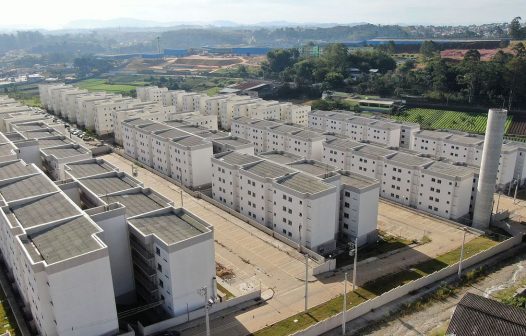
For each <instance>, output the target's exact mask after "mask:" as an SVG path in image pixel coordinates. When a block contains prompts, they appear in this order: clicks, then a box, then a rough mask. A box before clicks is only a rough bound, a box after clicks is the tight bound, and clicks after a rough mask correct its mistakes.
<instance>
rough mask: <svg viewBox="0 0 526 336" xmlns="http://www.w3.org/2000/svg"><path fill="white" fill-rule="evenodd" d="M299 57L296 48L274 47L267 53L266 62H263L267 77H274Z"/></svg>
mask: <svg viewBox="0 0 526 336" xmlns="http://www.w3.org/2000/svg"><path fill="white" fill-rule="evenodd" d="M298 58H299V51H298V49H295V48H293V49H276V50H271V51H269V52H268V54H267V62H265V63H264V64H263V68H264V71H265V72H266V75H268V76H269V77H275V76H277V75H278V74H279V73H280V72H282V71H284V70H285V69H286V68H290V67H292V66H293V65H294V63H296V62H297V60H298Z"/></svg>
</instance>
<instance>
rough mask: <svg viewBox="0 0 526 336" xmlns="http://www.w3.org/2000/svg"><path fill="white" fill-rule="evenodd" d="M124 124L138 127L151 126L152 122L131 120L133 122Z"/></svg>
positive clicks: (129, 121)
mask: <svg viewBox="0 0 526 336" xmlns="http://www.w3.org/2000/svg"><path fill="white" fill-rule="evenodd" d="M125 123H126V124H128V125H130V126H139V125H147V124H153V121H151V120H146V119H133V120H127V121H125Z"/></svg>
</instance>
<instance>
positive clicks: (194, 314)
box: [137, 290, 261, 336]
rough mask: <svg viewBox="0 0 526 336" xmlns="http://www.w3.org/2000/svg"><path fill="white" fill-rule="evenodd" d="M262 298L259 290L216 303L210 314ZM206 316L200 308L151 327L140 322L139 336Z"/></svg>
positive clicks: (147, 335) (138, 324) (152, 333)
mask: <svg viewBox="0 0 526 336" xmlns="http://www.w3.org/2000/svg"><path fill="white" fill-rule="evenodd" d="M260 297H261V292H260V291H259V290H257V291H254V292H252V293H248V294H245V295H243V296H237V297H235V298H233V299H230V300H228V301H224V302H219V303H216V304H214V305H212V307H211V308H210V310H209V312H210V313H211V314H212V313H215V312H218V311H220V310H223V309H227V308H231V307H234V306H237V305H239V304H241V303H244V302H247V301H250V300H256V299H258V298H260ZM256 302H257V301H254V304H255V303H256ZM204 315H205V311H204V309H203V308H200V309H197V310H193V311H190V312H188V313H187V314H183V315H180V316H177V317H173V318H171V319H168V320H164V321H161V322H158V323H154V324H151V325H149V326H143V325H142V324H141V323H140V322H137V326H138V328H137V331H138V335H143V336H149V335H154V334H156V333H158V332H160V331H163V330H166V329H168V328H173V327H175V326H178V325H180V324H183V323H186V322H190V321H193V320H195V319H198V318H202V317H203V316H204Z"/></svg>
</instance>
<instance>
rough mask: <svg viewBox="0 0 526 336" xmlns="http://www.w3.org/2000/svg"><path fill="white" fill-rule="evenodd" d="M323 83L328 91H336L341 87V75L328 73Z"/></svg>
mask: <svg viewBox="0 0 526 336" xmlns="http://www.w3.org/2000/svg"><path fill="white" fill-rule="evenodd" d="M323 83H324V84H325V85H326V88H327V89H329V90H334V89H338V88H340V87H341V86H342V85H343V75H342V74H341V73H339V72H334V71H333V72H329V73H328V74H327V75H326V76H325V80H324V82H323Z"/></svg>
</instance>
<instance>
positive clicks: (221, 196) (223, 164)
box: [211, 151, 261, 212]
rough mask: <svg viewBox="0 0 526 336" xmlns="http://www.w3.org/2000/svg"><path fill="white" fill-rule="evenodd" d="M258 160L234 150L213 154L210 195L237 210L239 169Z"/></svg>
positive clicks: (238, 209)
mask: <svg viewBox="0 0 526 336" xmlns="http://www.w3.org/2000/svg"><path fill="white" fill-rule="evenodd" d="M258 161H261V159H260V158H257V157H255V156H252V155H248V154H244V153H239V152H235V151H232V152H224V153H219V154H216V155H214V157H213V158H212V165H211V169H212V197H213V198H214V199H215V200H216V201H218V202H220V203H222V204H224V205H226V206H228V207H229V208H231V209H234V210H236V211H238V212H239V211H240V208H239V200H240V195H239V191H240V188H239V181H240V180H239V170H240V169H241V168H242V167H244V166H246V165H249V164H251V163H255V162H258Z"/></svg>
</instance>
